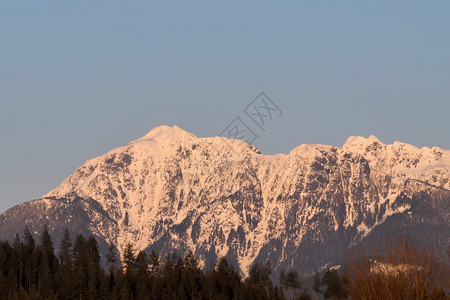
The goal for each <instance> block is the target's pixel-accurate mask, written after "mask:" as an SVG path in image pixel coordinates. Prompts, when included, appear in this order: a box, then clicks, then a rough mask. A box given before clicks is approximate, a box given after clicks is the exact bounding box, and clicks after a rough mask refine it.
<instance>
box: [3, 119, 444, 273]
mask: <svg viewBox="0 0 450 300" xmlns="http://www.w3.org/2000/svg"><path fill="white" fill-rule="evenodd" d="M449 204H450V151H449V150H442V149H439V148H432V149H429V148H422V149H418V148H416V147H414V146H411V145H408V144H403V143H398V142H396V143H394V144H393V145H384V144H383V143H381V142H380V141H379V140H378V139H376V138H375V137H373V136H371V137H369V138H368V139H365V138H362V137H351V138H349V139H348V140H347V142H346V143H345V144H344V146H343V147H342V148H337V147H332V146H325V145H302V146H299V147H298V148H296V149H294V150H292V151H291V153H289V154H288V155H284V154H278V155H274V156H270V155H262V154H260V153H259V151H258V150H257V149H256V148H255V147H253V146H251V145H249V144H246V143H244V142H242V141H239V140H230V139H225V138H221V137H214V138H197V137H195V136H194V135H192V134H190V133H188V132H185V131H183V130H182V129H180V128H178V127H176V126H175V127H168V126H161V127H157V128H155V129H153V130H152V131H150V132H149V133H148V134H147V135H145V136H144V137H142V138H141V139H139V140H136V141H133V142H130V143H129V144H128V145H127V146H124V147H120V148H117V149H114V150H112V151H110V152H108V153H107V154H105V155H103V156H100V157H97V158H94V159H92V160H89V161H87V162H86V163H85V164H84V165H82V166H81V167H80V168H78V169H77V170H76V171H75V172H74V173H73V174H72V175H71V176H69V177H68V178H67V179H66V180H65V181H64V182H63V183H62V184H61V185H60V186H59V187H57V188H56V189H55V190H53V191H51V192H50V193H48V194H47V195H45V196H44V197H43V198H42V199H40V200H35V201H32V202H28V203H24V204H21V205H18V206H16V207H14V208H12V209H10V210H8V211H7V212H5V213H4V214H3V215H2V216H1V217H0V237H3V238H12V237H13V235H14V234H15V233H16V232H21V231H22V228H23V225H24V223H28V224H29V226H30V227H32V228H34V229H35V230H36V231H38V230H40V228H41V226H42V225H43V224H48V225H49V228H50V229H51V230H53V231H54V232H55V234H56V235H59V234H61V232H62V231H63V230H64V228H65V227H66V226H67V227H69V228H70V229H72V231H73V232H74V233H75V232H79V231H81V232H83V233H85V234H94V235H95V236H96V237H97V238H98V239H99V240H100V241H101V245H102V247H104V246H105V243H106V242H109V241H113V242H114V243H115V244H116V245H117V246H118V249H119V250H120V251H122V250H123V249H124V246H125V244H126V243H127V242H128V241H130V242H132V243H133V245H135V248H136V250H144V249H155V250H157V251H159V252H161V253H162V254H164V253H165V252H166V251H170V250H171V249H179V250H180V251H184V250H187V249H191V250H193V252H194V253H195V254H196V256H197V257H198V258H199V259H200V261H201V263H202V264H204V265H205V266H208V265H209V264H210V263H213V262H214V261H215V260H216V259H217V257H220V256H227V257H228V258H229V260H230V261H231V262H232V263H233V264H234V265H235V266H236V267H239V268H240V269H241V270H242V272H244V273H246V272H247V271H248V269H249V267H250V266H251V264H252V263H253V262H254V261H256V260H260V261H265V260H266V259H270V260H271V262H272V265H273V267H274V268H275V269H279V268H285V269H286V268H288V267H291V266H296V267H298V268H299V269H302V270H303V271H306V272H308V271H311V270H313V269H314V268H316V267H317V268H320V267H322V266H324V265H326V264H327V263H333V262H335V261H339V260H340V259H342V255H344V254H345V252H346V250H347V248H348V247H350V246H352V245H356V244H358V243H361V242H369V241H371V240H373V239H382V238H384V237H387V236H389V235H395V234H398V233H406V234H408V233H409V234H412V235H414V236H416V237H418V238H423V239H429V237H430V236H433V240H435V241H436V243H437V244H439V247H440V248H442V249H445V248H446V247H448V245H449V244H450V210H449Z"/></svg>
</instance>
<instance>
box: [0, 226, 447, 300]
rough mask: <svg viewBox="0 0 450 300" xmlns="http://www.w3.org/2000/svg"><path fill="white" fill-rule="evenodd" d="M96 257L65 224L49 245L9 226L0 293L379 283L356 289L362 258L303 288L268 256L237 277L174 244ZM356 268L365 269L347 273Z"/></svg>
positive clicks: (197, 295)
mask: <svg viewBox="0 0 450 300" xmlns="http://www.w3.org/2000/svg"><path fill="white" fill-rule="evenodd" d="M103 263H104V265H106V268H103V267H102V257H101V255H100V251H99V246H98V243H97V240H96V239H95V238H94V237H92V236H91V237H89V238H86V237H85V236H83V235H81V234H78V235H77V236H76V237H75V239H74V240H72V237H71V236H70V234H69V231H68V230H67V229H66V230H65V232H64V235H63V238H62V240H61V242H60V245H59V250H58V251H57V252H56V253H55V249H54V245H53V241H52V239H51V237H50V234H49V232H48V229H47V227H45V228H44V229H43V231H42V233H41V235H40V239H39V242H38V243H36V242H35V240H34V238H33V236H32V234H31V232H30V230H29V228H28V227H27V226H25V229H24V231H23V234H22V238H21V237H20V236H19V235H18V234H16V236H15V239H14V241H13V243H12V245H11V244H10V243H9V242H7V241H0V299H106V298H107V299H214V300H219V299H317V298H318V296H320V298H323V297H324V298H330V299H346V298H351V299H361V298H364V297H367V294H364V292H366V291H369V293H370V292H371V291H372V289H373V288H378V289H380V288H381V287H382V285H381V284H380V283H377V284H378V285H376V286H368V287H367V290H364V288H363V286H364V285H370V284H373V280H369V279H367V278H366V277H367V276H369V275H370V274H371V273H373V272H370V270H368V269H367V266H366V265H363V266H356V264H354V265H353V267H355V266H356V267H358V268H359V269H356V268H353V269H351V270H353V271H351V270H350V271H348V272H347V271H346V272H344V273H343V272H338V271H336V270H328V271H327V272H325V273H324V274H323V275H322V276H321V274H319V273H318V272H316V273H315V274H314V277H313V287H312V291H311V293H308V291H307V289H305V288H304V287H303V280H302V278H301V277H300V275H299V273H298V272H297V271H295V270H293V269H292V270H288V271H287V272H285V271H281V274H280V276H279V277H278V282H277V283H274V282H273V281H272V280H271V277H273V276H272V275H273V274H272V268H271V265H270V262H269V261H267V262H266V263H258V262H257V263H254V264H253V265H252V267H251V268H250V270H249V274H248V276H247V277H243V276H241V275H240V273H239V272H238V271H236V270H235V269H234V268H233V267H232V265H231V264H229V262H228V261H227V259H226V258H220V259H219V260H218V262H217V263H216V264H215V265H214V266H212V267H211V268H209V269H207V270H205V271H203V270H202V269H201V268H200V267H199V265H198V262H197V260H196V258H195V256H194V254H193V253H192V252H188V253H185V254H184V255H179V254H177V253H176V252H175V251H174V252H171V253H169V254H167V255H166V256H165V257H164V258H162V257H160V256H159V254H158V253H156V252H155V251H151V253H150V254H147V253H146V252H144V251H141V252H138V253H136V252H135V251H134V249H133V246H132V244H131V243H128V244H127V245H126V247H125V251H124V253H123V257H122V258H121V259H120V258H119V255H118V253H117V250H116V248H115V247H114V245H113V244H112V243H110V245H109V249H108V253H107V254H106V255H105V261H103ZM363 268H366V269H364V271H365V272H366V273H367V274H369V275H367V274H366V275H367V276H366V275H364V274H363V273H361V272H359V273H357V274H356V273H355V271H361V270H363ZM354 274H356V275H357V276H354ZM379 275H380V273H378V275H377V276H379ZM397 277H398V276H397ZM416 281H417V280H416ZM390 288H394V289H395V287H392V286H390ZM380 295H382V296H383V297H385V296H386V294H380ZM411 295H413V296H414V294H411ZM411 295H410V296H411ZM416 295H418V294H417V293H416ZM420 295H422V296H423V297H422V298H417V297H416V298H415V299H426V297H427V296H433V297H435V298H436V299H440V297H441V298H442V297H443V298H442V299H445V293H444V292H443V290H442V289H439V288H438V287H437V286H436V287H434V290H433V291H431V292H429V291H425V292H423V291H422V294H420ZM369 296H370V295H369ZM370 298H372V299H383V298H377V297H370ZM396 299H402V298H401V297H400V298H396ZM405 299H407V298H405ZM408 299H409V298H408ZM411 299H413V298H411Z"/></svg>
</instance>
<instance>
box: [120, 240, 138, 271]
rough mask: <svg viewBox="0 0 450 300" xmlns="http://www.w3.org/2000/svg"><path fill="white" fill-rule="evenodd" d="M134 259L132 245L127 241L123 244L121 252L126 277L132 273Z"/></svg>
mask: <svg viewBox="0 0 450 300" xmlns="http://www.w3.org/2000/svg"><path fill="white" fill-rule="evenodd" d="M135 260H136V257H135V254H134V250H133V245H132V244H131V243H130V242H128V243H127V245H126V246H125V251H124V253H123V263H124V266H125V275H126V276H128V277H132V275H133V273H134V262H135Z"/></svg>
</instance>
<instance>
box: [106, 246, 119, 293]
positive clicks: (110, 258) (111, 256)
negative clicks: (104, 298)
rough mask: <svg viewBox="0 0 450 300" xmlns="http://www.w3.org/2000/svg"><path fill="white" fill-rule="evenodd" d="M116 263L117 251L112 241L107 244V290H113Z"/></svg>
mask: <svg viewBox="0 0 450 300" xmlns="http://www.w3.org/2000/svg"><path fill="white" fill-rule="evenodd" d="M116 262H117V250H116V247H115V246H114V244H113V243H112V241H110V242H109V247H108V253H107V254H106V263H107V264H108V271H109V290H110V291H112V290H113V286H114V281H115V278H114V272H115V264H116Z"/></svg>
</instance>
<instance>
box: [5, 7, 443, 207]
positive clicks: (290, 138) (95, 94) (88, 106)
mask: <svg viewBox="0 0 450 300" xmlns="http://www.w3.org/2000/svg"><path fill="white" fill-rule="evenodd" d="M260 91H265V92H266V93H267V94H268V95H269V96H271V97H272V99H273V100H275V101H276V103H277V104H278V105H279V106H280V107H281V108H282V109H283V110H284V114H283V115H282V117H281V118H280V119H277V120H276V121H274V122H273V123H272V124H270V126H268V129H267V131H266V132H265V133H263V132H261V131H258V130H257V128H256V133H257V134H258V135H259V136H260V138H259V139H258V140H256V141H255V145H256V146H257V147H259V148H260V149H261V151H262V152H263V153H278V152H284V153H286V152H289V151H290V150H291V149H292V148H294V147H295V146H298V145H300V144H303V143H322V144H332V145H336V146H341V145H342V144H343V143H344V142H345V140H346V138H347V137H348V136H350V135H362V136H368V135H370V134H374V135H376V136H377V137H378V138H379V139H381V140H382V141H383V142H385V143H392V142H393V141H395V140H399V141H403V142H407V143H410V144H414V145H417V146H420V147H421V146H439V147H442V148H446V149H449V148H450V132H449V128H450V121H449V112H450V2H449V1H447V0H445V1H412V0H405V1H392V0H389V1H387V0H386V1H384V0H383V1H368V0H367V1H362V0H355V1H220V2H219V1H176V2H175V1H159V2H154V1H120V2H118V1H4V2H2V3H1V4H0V101H1V110H0V143H1V144H0V145H1V148H0V212H2V211H4V210H6V209H7V208H9V207H11V206H12V205H15V204H17V203H20V202H23V201H29V200H31V199H35V198H39V197H40V196H41V195H43V194H45V193H46V192H48V191H49V190H51V189H53V188H55V187H56V186H57V185H59V183H60V182H61V181H62V180H63V179H64V178H65V177H67V176H68V175H69V174H71V173H72V172H73V171H74V170H75V168H77V167H78V166H79V165H81V164H82V163H83V162H84V161H85V160H87V159H89V158H92V157H95V156H98V155H101V154H103V153H105V152H107V151H108V150H110V149H112V148H115V147H117V146H120V145H124V144H126V143H127V142H128V141H129V140H132V139H136V138H139V137H140V136H142V135H144V134H145V133H146V132H147V131H149V130H150V129H151V128H153V127H155V126H158V125H161V124H167V125H174V124H176V125H179V126H180V127H182V128H184V129H186V130H188V131H191V132H193V133H194V134H196V135H198V136H213V135H217V134H218V133H220V132H221V130H222V129H223V128H224V127H225V126H226V125H227V124H228V123H229V122H230V121H231V120H232V119H233V118H234V117H236V116H241V117H242V118H243V120H245V119H244V118H245V114H243V112H242V110H243V108H244V107H245V106H246V105H247V104H248V103H249V102H250V101H251V100H253V98H254V97H255V96H256V95H257V94H258V93H259V92H260Z"/></svg>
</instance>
